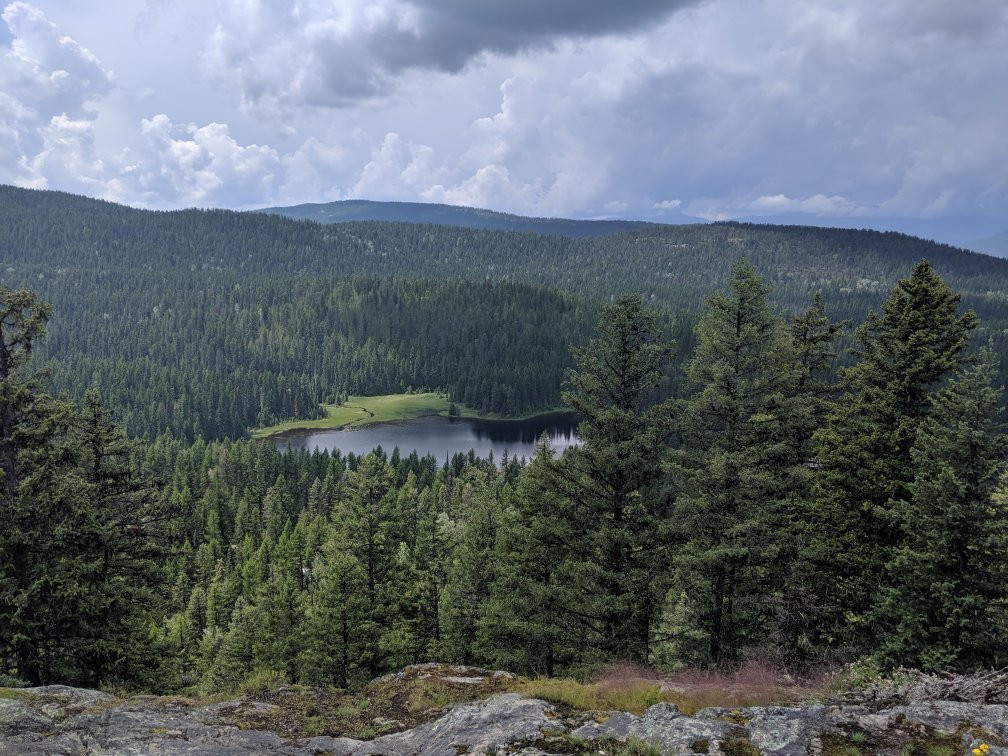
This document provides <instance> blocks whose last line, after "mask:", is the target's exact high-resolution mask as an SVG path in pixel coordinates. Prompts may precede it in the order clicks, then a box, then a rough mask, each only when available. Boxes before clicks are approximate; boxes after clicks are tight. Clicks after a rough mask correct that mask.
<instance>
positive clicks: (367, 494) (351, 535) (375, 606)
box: [333, 452, 399, 677]
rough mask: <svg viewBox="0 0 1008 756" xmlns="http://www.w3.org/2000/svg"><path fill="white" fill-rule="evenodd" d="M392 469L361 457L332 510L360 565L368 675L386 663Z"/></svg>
mask: <svg viewBox="0 0 1008 756" xmlns="http://www.w3.org/2000/svg"><path fill="white" fill-rule="evenodd" d="M392 478H393V471H392V469H391V468H390V467H389V466H388V465H387V464H386V463H385V462H384V460H383V457H382V456H381V455H380V454H379V453H378V452H372V453H371V454H368V455H366V456H364V457H362V458H361V459H360V460H359V462H358V464H357V469H356V470H351V471H349V472H348V473H347V476H346V486H345V492H344V495H343V496H342V497H341V498H340V500H339V501H338V502H337V504H336V507H335V509H334V512H333V524H334V527H335V528H336V529H337V530H338V531H339V539H340V543H342V544H343V547H344V548H345V549H347V550H348V552H349V553H350V555H351V556H352V557H353V558H354V559H355V560H356V561H357V563H358V564H359V565H360V567H361V568H362V569H363V570H364V587H363V600H364V603H365V606H366V610H365V614H364V617H363V619H362V623H361V627H360V628H359V633H360V642H361V644H362V645H361V663H362V664H363V665H364V667H365V668H366V669H367V670H368V673H369V674H370V675H371V676H372V677H377V676H378V674H380V673H381V672H382V671H383V669H384V657H385V652H384V650H383V648H382V635H383V634H384V633H385V632H386V631H387V630H388V629H389V627H390V625H389V619H390V609H391V605H392V604H393V603H394V602H393V596H392V595H391V589H392V583H393V581H392V571H393V568H394V565H395V556H396V553H397V551H398V545H399V544H398V543H397V542H395V539H394V534H395V533H396V532H397V531H398V530H399V525H398V523H396V522H395V517H394V512H395V498H394V491H393V490H392Z"/></svg>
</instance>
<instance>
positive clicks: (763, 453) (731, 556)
mask: <svg viewBox="0 0 1008 756" xmlns="http://www.w3.org/2000/svg"><path fill="white" fill-rule="evenodd" d="M686 370H687V375H688V376H689V379H690V385H691V386H692V387H693V389H694V394H693V396H692V397H691V398H690V399H688V400H687V401H686V403H685V405H684V414H683V445H684V446H683V451H682V453H681V455H680V456H679V474H680V475H681V476H682V483H681V486H682V492H681V494H680V496H679V497H678V499H677V502H676V514H675V520H676V524H677V527H678V528H679V532H680V534H681V537H682V539H683V540H684V546H683V548H682V550H681V551H680V553H679V555H678V559H677V574H678V576H679V580H680V581H681V585H682V591H683V592H685V594H686V595H687V596H688V597H689V603H690V607H689V610H690V614H691V616H692V618H693V621H694V622H695V623H696V624H697V625H698V626H699V628H701V629H702V630H703V631H704V635H705V640H706V643H705V647H704V648H702V649H697V650H696V654H697V660H698V661H700V662H701V663H707V664H731V663H734V662H736V661H738V660H739V655H740V652H741V651H742V649H743V647H745V646H746V645H749V644H753V643H755V642H759V641H760V640H762V639H765V638H766V635H767V633H768V631H769V629H770V626H771V614H772V613H771V601H772V599H773V597H774V594H775V593H776V592H778V591H779V590H780V585H779V583H777V582H776V580H777V578H779V577H780V570H778V569H774V567H775V565H779V564H780V561H781V557H782V554H783V553H786V552H785V551H784V549H785V548H786V540H787V537H788V535H787V533H786V532H782V531H781V528H780V527H779V526H780V525H781V524H782V523H783V522H784V521H785V519H786V512H784V511H783V510H784V508H785V505H786V504H787V492H788V489H789V486H790V485H791V483H792V482H793V481H794V479H795V478H796V475H797V473H796V468H797V464H798V461H797V460H796V459H795V454H794V450H793V447H792V445H791V444H790V443H789V442H790V439H789V438H788V433H787V429H788V422H789V419H790V418H791V417H792V416H793V412H794V409H795V384H796V371H795V355H794V344H793V341H792V338H791V334H790V333H789V330H788V328H787V326H786V325H785V324H784V322H783V320H782V319H781V318H780V317H779V316H778V315H776V314H775V313H774V312H773V310H772V308H771V305H770V302H769V287H768V286H767V284H766V283H764V282H763V280H762V279H761V278H760V277H759V275H758V274H757V273H756V271H755V270H754V269H753V267H752V266H751V265H750V264H749V263H747V262H745V261H744V260H740V261H738V262H737V263H735V265H734V266H733V268H732V276H731V280H730V282H729V292H728V293H726V294H716V295H714V296H712V297H711V298H710V299H708V305H707V309H706V310H705V312H704V313H703V314H702V315H701V317H700V320H699V321H698V323H697V326H696V350H695V352H694V355H693V358H692V359H691V360H690V362H689V363H688V365H687V368H686ZM676 595H678V593H677V594H676Z"/></svg>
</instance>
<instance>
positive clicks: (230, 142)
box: [130, 113, 281, 205]
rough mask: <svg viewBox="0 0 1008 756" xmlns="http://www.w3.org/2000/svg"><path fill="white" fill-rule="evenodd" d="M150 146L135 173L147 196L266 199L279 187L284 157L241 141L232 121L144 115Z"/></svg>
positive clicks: (202, 200)
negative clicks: (181, 120)
mask: <svg viewBox="0 0 1008 756" xmlns="http://www.w3.org/2000/svg"><path fill="white" fill-rule="evenodd" d="M141 132H142V133H143V135H144V136H145V137H146V140H147V147H148V149H147V151H146V152H145V153H144V154H143V155H141V156H140V161H139V163H138V164H137V165H135V166H134V167H133V168H132V170H131V171H130V173H131V174H132V178H133V180H134V181H135V183H136V185H138V186H139V187H140V189H141V190H142V191H143V192H144V193H145V194H147V195H149V196H153V197H157V198H164V197H171V198H172V199H173V201H174V202H175V203H177V204H186V205H189V204H196V205H210V204H220V203H221V199H222V198H223V197H225V196H226V197H227V199H228V202H229V203H230V204H234V205H243V204H250V203H256V202H261V201H262V198H263V197H268V196H270V195H272V194H273V192H274V191H275V188H276V185H277V183H278V169H279V168H280V162H281V161H280V156H279V155H278V154H277V151H276V150H274V149H273V148H272V147H268V146H264V145H258V144H250V145H241V144H239V143H238V142H237V141H236V140H235V139H234V138H233V137H232V136H231V134H230V132H229V129H228V126H227V125H226V124H222V123H209V124H207V125H205V126H196V125H194V124H186V125H182V126H178V125H175V124H173V123H172V122H171V120H170V119H169V118H168V116H166V115H164V114H163V113H162V114H158V115H155V116H154V117H152V118H150V119H144V121H143V122H142V124H141Z"/></svg>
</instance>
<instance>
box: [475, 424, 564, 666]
mask: <svg viewBox="0 0 1008 756" xmlns="http://www.w3.org/2000/svg"><path fill="white" fill-rule="evenodd" d="M555 463H556V460H555V459H554V451H553V449H552V448H551V447H550V445H549V439H548V438H546V437H544V438H542V439H540V440H539V442H538V443H537V444H536V449H535V455H534V456H533V457H532V461H531V463H530V464H529V465H528V467H527V468H526V469H525V473H524V474H523V475H522V476H521V478H520V480H519V483H518V490H517V491H516V492H515V497H514V505H513V506H512V507H509V508H508V509H507V510H506V511H505V512H504V513H503V519H502V523H501V527H500V531H499V534H498V545H497V550H498V552H499V553H500V554H501V555H502V556H503V558H502V559H501V560H500V564H499V568H498V574H497V576H496V579H495V580H494V584H493V586H492V589H491V597H490V604H489V609H488V613H489V617H488V620H489V623H490V628H491V636H492V640H493V643H492V645H493V648H494V663H495V665H497V666H499V667H500V668H502V669H510V670H515V671H518V672H525V673H534V674H540V675H542V674H545V675H546V676H548V677H553V676H554V675H555V674H556V673H557V672H558V670H559V669H560V668H561V667H562V666H564V665H565V664H566V663H569V661H570V657H571V649H570V640H571V639H570V633H571V630H572V622H571V618H570V616H569V615H568V612H569V611H570V610H571V609H573V608H575V607H576V606H577V605H578V598H577V597H576V596H575V595H574V594H573V592H572V591H571V590H570V588H571V586H570V584H569V580H568V572H569V571H570V569H571V553H572V551H573V550H572V547H571V544H572V543H573V541H574V540H576V539H577V538H579V537H580V533H578V532H577V531H575V530H574V529H573V528H572V523H571V520H570V518H569V517H568V513H567V512H566V511H565V509H564V501H563V499H562V498H561V497H559V496H557V495H556V494H555V493H552V492H551V487H550V481H549V476H550V475H551V474H552V473H551V471H550V469H549V468H550V467H551V466H552V465H554V464H555Z"/></svg>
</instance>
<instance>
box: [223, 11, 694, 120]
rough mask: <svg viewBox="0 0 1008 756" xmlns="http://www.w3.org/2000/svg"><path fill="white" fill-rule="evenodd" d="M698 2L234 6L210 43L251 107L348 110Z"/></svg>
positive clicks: (630, 27)
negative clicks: (413, 78) (415, 80)
mask: <svg viewBox="0 0 1008 756" xmlns="http://www.w3.org/2000/svg"><path fill="white" fill-rule="evenodd" d="M693 2H696V0H625V1H624V2H621V3H618V4H616V3H602V2H587V3H586V2H584V1H583V0H553V1H552V2H548V3H544V2H541V1H540V0H480V2H471V1H470V0H345V1H344V2H341V3H338V4H336V3H332V2H325V1H323V0H315V1H314V2H312V1H309V2H305V3H299V4H296V5H287V4H283V3H250V2H244V1H243V0H234V2H231V3H230V5H229V6H228V10H227V12H226V13H225V14H222V16H221V18H220V21H219V23H218V24H217V25H216V27H215V29H214V31H213V33H212V34H211V35H210V38H209V40H208V43H207V48H206V50H205V52H204V62H205V66H206V68H207V70H208V71H210V72H211V73H212V74H214V75H216V76H218V77H220V78H221V79H222V80H224V81H226V82H228V83H229V85H237V87H238V88H239V91H240V92H241V98H242V101H243V103H244V104H245V105H246V106H247V107H251V108H262V109H265V110H267V111H269V112H274V111H277V110H283V109H286V108H289V107H292V106H334V107H349V106H352V105H354V104H356V103H359V102H361V101H367V100H376V99H381V98H384V97H387V96H389V95H390V94H391V93H392V92H393V91H394V90H395V89H396V86H397V83H398V77H399V76H400V75H401V74H403V73H404V72H406V71H409V70H427V71H439V72H445V73H459V72H460V71H462V70H463V69H464V68H465V67H466V66H467V65H468V64H469V63H470V62H471V61H473V60H474V59H476V58H478V57H479V56H481V55H483V54H485V53H494V54H499V55H505V56H509V55H515V54H517V53H519V52H522V51H527V50H532V49H550V48H551V47H552V46H553V45H554V44H555V43H556V42H557V41H558V40H560V39H566V38H591V37H595V36H598V35H606V34H619V33H626V32H632V31H635V30H639V29H641V28H643V27H645V26H646V25H647V24H649V23H655V22H657V21H660V20H661V19H662V18H664V17H666V16H667V15H668V14H670V13H672V12H673V11H675V10H677V9H678V8H681V7H684V6H686V5H690V4H691V3H693Z"/></svg>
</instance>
